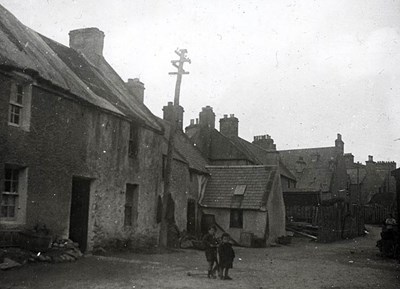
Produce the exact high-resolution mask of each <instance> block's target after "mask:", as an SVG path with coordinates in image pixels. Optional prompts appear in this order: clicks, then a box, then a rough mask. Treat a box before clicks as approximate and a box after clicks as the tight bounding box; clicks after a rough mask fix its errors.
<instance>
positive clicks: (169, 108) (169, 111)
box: [163, 101, 184, 130]
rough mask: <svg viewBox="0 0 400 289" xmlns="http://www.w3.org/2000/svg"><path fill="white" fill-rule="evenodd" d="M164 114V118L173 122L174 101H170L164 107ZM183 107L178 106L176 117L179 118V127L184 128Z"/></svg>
mask: <svg viewBox="0 0 400 289" xmlns="http://www.w3.org/2000/svg"><path fill="white" fill-rule="evenodd" d="M163 112H164V116H163V119H164V120H166V121H168V122H170V123H171V124H172V122H173V118H174V104H173V103H172V101H170V102H168V105H166V106H164V107H163ZM183 112H184V110H183V107H182V106H178V111H177V112H176V117H177V119H178V129H180V130H183Z"/></svg>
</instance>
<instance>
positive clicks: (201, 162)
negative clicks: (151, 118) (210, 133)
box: [159, 119, 208, 174]
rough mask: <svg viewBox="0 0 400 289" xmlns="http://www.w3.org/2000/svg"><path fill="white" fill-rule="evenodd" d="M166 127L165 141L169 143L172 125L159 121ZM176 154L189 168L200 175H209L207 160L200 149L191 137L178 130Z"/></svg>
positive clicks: (176, 134) (175, 156)
mask: <svg viewBox="0 0 400 289" xmlns="http://www.w3.org/2000/svg"><path fill="white" fill-rule="evenodd" d="M159 123H161V124H162V125H163V127H164V132H165V133H164V140H165V142H166V143H168V139H169V132H170V123H169V122H167V121H165V120H163V119H159ZM174 142H175V154H174V158H176V159H178V160H180V161H183V162H185V163H187V164H188V166H189V168H190V169H192V170H195V171H197V172H200V173H204V174H208V171H207V169H206V166H207V165H208V164H207V160H206V159H205V158H204V157H203V155H202V154H201V152H200V151H199V149H198V148H196V146H195V145H194V144H193V143H192V141H191V140H190V139H189V137H188V136H187V135H186V134H185V133H184V132H183V131H181V130H176V133H175V140H174Z"/></svg>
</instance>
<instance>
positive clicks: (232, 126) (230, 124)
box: [219, 114, 239, 137]
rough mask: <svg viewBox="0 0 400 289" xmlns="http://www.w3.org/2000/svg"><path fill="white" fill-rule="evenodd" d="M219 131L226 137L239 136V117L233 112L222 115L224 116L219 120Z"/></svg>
mask: <svg viewBox="0 0 400 289" xmlns="http://www.w3.org/2000/svg"><path fill="white" fill-rule="evenodd" d="M219 131H220V133H222V134H223V135H225V136H227V137H237V136H239V119H238V118H237V117H235V115H234V114H231V115H230V116H229V117H228V115H226V114H225V115H224V118H221V119H220V120H219Z"/></svg>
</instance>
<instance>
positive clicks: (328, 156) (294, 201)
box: [279, 134, 348, 221]
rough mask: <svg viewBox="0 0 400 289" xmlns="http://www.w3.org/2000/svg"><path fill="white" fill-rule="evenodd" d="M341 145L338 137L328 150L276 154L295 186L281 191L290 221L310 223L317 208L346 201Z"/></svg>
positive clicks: (345, 176) (301, 150)
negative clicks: (301, 220) (323, 203)
mask: <svg viewBox="0 0 400 289" xmlns="http://www.w3.org/2000/svg"><path fill="white" fill-rule="evenodd" d="M343 151H344V142H343V140H342V136H341V135H340V134H338V135H337V139H336V140H335V145H334V146H331V147H319V148H304V149H293V150H282V151H279V155H280V157H281V160H282V162H283V164H284V165H285V166H286V167H287V168H288V169H289V170H290V172H291V173H292V174H293V175H294V176H295V177H296V184H295V185H292V184H288V186H286V187H284V188H283V195H284V199H285V205H286V212H287V214H288V215H290V217H294V218H295V219H303V220H307V221H311V219H312V218H313V216H314V215H315V212H314V211H313V210H314V208H315V207H316V206H318V205H319V204H320V203H321V202H323V201H327V200H334V199H344V200H347V201H348V191H347V182H348V177H347V172H346V166H345V159H344V157H343Z"/></svg>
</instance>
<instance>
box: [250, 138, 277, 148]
mask: <svg viewBox="0 0 400 289" xmlns="http://www.w3.org/2000/svg"><path fill="white" fill-rule="evenodd" d="M253 144H255V145H257V146H259V147H261V148H263V149H265V150H274V151H275V150H276V145H275V144H274V140H273V139H272V138H271V136H270V135H268V134H267V135H256V136H254V140H253Z"/></svg>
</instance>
